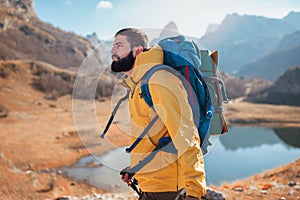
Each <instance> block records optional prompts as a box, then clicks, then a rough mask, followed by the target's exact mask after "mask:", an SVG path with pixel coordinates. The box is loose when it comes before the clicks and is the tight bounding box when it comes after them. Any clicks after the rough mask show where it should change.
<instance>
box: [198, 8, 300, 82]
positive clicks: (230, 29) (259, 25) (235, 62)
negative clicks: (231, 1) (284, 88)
mask: <svg viewBox="0 0 300 200" xmlns="http://www.w3.org/2000/svg"><path fill="white" fill-rule="evenodd" d="M214 30H215V31H208V32H207V34H206V35H204V36H203V37H202V38H200V39H199V43H200V44H202V45H203V46H205V47H207V48H208V49H218V50H219V52H220V55H222V57H220V65H221V67H222V69H223V70H224V71H226V72H227V73H229V74H237V75H239V76H244V77H260V78H263V79H266V80H272V81H275V80H276V79H277V78H278V77H279V76H280V75H282V73H283V72H284V71H286V70H287V69H288V68H289V67H291V66H295V65H297V64H299V63H300V59H299V56H297V54H295V55H290V54H291V52H298V55H299V48H298V46H300V40H299V39H298V40H294V39H295V38H299V37H300V35H299V34H300V32H299V30H300V13H299V12H291V13H289V14H288V15H287V16H286V17H283V18H282V19H272V18H266V17H261V16H250V15H243V16H240V15H238V14H231V15H227V16H226V17H225V19H224V20H223V21H222V23H221V24H220V25H219V26H218V27H214ZM278 54H281V55H283V56H281V57H280V58H281V62H282V63H277V62H273V63H269V62H272V60H273V59H274V57H278ZM288 55H290V56H289V57H287V56H288ZM258 69H260V70H259V71H258ZM270 72H271V73H270Z"/></svg>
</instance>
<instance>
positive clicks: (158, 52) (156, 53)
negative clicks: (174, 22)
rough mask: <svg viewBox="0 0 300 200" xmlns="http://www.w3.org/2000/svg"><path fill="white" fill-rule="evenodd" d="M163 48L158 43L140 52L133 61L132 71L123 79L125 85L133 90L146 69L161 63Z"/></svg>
mask: <svg viewBox="0 0 300 200" xmlns="http://www.w3.org/2000/svg"><path fill="white" fill-rule="evenodd" d="M163 58H164V55H163V50H162V49H161V47H159V46H158V45H154V46H152V47H151V48H150V49H149V50H148V51H145V52H142V53H140V54H139V55H138V56H137V57H136V60H135V62H134V66H133V71H132V74H131V75H130V76H127V77H126V78H125V79H124V84H125V86H127V87H129V88H130V89H131V90H134V88H135V86H136V85H137V84H138V83H139V82H140V81H141V79H142V77H143V76H144V75H145V73H146V72H147V71H149V70H150V69H151V68H152V67H154V66H155V65H158V64H163Z"/></svg>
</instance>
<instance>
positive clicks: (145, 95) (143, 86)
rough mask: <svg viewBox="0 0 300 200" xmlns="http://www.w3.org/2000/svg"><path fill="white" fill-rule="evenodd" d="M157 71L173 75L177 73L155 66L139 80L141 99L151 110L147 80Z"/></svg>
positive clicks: (168, 68)
mask: <svg viewBox="0 0 300 200" xmlns="http://www.w3.org/2000/svg"><path fill="white" fill-rule="evenodd" d="M158 70H166V71H169V72H171V73H173V74H176V73H177V72H176V70H174V69H172V68H171V67H169V66H167V65H156V66H154V67H153V68H151V69H150V70H149V71H147V72H146V74H145V75H144V76H143V78H142V80H141V98H143V99H144V100H145V102H146V103H147V105H148V106H149V107H150V108H152V109H154V108H153V102H152V97H151V94H150V91H149V80H150V78H151V76H152V75H153V74H154V72H156V71H158Z"/></svg>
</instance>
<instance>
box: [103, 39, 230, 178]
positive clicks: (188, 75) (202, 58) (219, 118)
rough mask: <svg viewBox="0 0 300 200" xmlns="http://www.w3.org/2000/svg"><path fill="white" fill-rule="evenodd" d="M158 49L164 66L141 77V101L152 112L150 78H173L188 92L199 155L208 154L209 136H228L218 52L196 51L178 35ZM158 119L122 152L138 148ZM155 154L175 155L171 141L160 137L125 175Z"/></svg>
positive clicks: (195, 46) (189, 42) (163, 42)
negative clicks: (166, 75)
mask: <svg viewBox="0 0 300 200" xmlns="http://www.w3.org/2000/svg"><path fill="white" fill-rule="evenodd" d="M158 45H159V46H160V47H161V48H162V49H163V51H164V64H163V65H157V66H154V67H153V68H151V69H150V70H149V71H148V72H146V74H145V75H144V76H143V78H142V80H141V93H140V95H141V98H143V99H144V101H145V102H146V103H147V104H148V105H149V107H151V108H152V109H154V108H153V102H152V98H151V94H150V92H149V87H148V83H149V79H150V77H151V76H152V75H153V73H154V72H156V71H158V70H167V71H169V72H171V73H173V74H175V75H176V76H177V77H178V78H179V79H180V80H181V81H182V83H183V85H184V87H185V89H186V90H187V92H188V98H189V103H190V104H191V107H192V111H193V115H194V123H195V124H196V125H197V128H198V132H199V137H200V141H201V144H200V146H201V150H202V153H203V155H206V154H207V153H208V152H209V149H208V148H209V147H210V146H211V145H212V143H211V141H210V138H211V137H210V136H211V135H220V134H223V133H226V132H228V130H227V125H226V121H225V118H224V115H223V112H224V108H223V102H226V101H227V96H226V92H225V87H224V84H223V82H222V81H221V80H220V79H219V78H218V74H217V63H218V61H217V60H218V58H217V57H218V55H217V53H218V52H217V51H214V52H213V53H210V52H209V51H208V50H199V48H198V47H197V45H196V44H195V43H194V42H193V41H189V40H187V39H186V38H185V37H184V36H182V35H179V36H175V37H169V38H165V39H163V40H161V41H160V42H159V43H158ZM127 97H128V93H127V95H126V97H124V98H122V99H121V100H120V101H119V102H118V103H117V106H116V107H115V109H114V111H113V113H112V116H111V118H110V120H109V123H108V125H107V126H106V128H105V130H104V132H103V133H102V135H101V137H104V135H105V134H106V132H107V130H108V128H109V125H110V123H111V122H112V120H113V117H114V115H115V114H116V111H117V109H118V107H119V106H120V103H121V101H124V100H125V99H126V98H127ZM154 111H155V110H154ZM158 118H159V117H158V116H157V115H156V117H154V118H153V119H152V120H151V121H150V123H149V125H148V126H147V127H146V128H145V129H144V131H143V132H142V133H141V134H140V136H139V137H138V138H137V139H136V141H134V143H133V144H132V145H131V146H130V147H129V148H126V152H127V153H130V152H131V151H132V150H133V149H134V148H135V147H136V145H138V143H139V142H140V141H141V139H142V138H143V137H144V136H145V135H146V134H147V132H148V131H149V129H150V128H151V127H152V126H153V124H154V123H155V121H156V120H157V119H158ZM159 150H163V151H167V152H170V153H176V152H177V150H176V148H175V147H174V145H172V140H171V138H170V137H168V138H166V137H163V138H161V139H160V140H159V142H158V145H157V147H156V148H155V149H154V150H153V151H152V152H151V153H150V154H149V156H146V157H145V159H144V160H142V161H141V162H140V163H139V164H138V165H136V166H134V167H132V168H131V169H130V170H127V173H129V174H131V175H132V176H133V175H134V173H135V172H137V171H139V170H140V169H141V168H142V167H143V166H144V165H145V164H147V163H148V162H150V161H151V159H153V157H154V156H155V155H156V153H157V152H158V151H159Z"/></svg>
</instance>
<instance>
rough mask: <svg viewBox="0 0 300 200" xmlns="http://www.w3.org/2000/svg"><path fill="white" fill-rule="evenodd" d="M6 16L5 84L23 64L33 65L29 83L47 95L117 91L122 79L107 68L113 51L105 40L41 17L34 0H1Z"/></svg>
mask: <svg viewBox="0 0 300 200" xmlns="http://www.w3.org/2000/svg"><path fill="white" fill-rule="evenodd" d="M0 16H1V17H0V78H1V79H2V80H3V81H2V82H1V85H0V87H2V86H3V87H5V85H6V84H5V82H9V81H10V79H14V76H10V75H9V74H13V71H14V70H16V72H17V71H18V73H21V72H23V71H24V70H23V71H22V70H21V68H22V66H23V67H24V68H25V67H26V66H27V67H28V66H29V67H28V69H26V70H27V72H28V71H30V72H28V74H31V75H30V77H31V78H32V80H31V83H30V84H28V85H27V84H25V85H26V87H32V88H34V89H35V90H37V91H39V92H42V93H41V94H42V95H44V97H45V98H46V99H51V100H55V99H57V98H58V97H60V96H63V95H66V94H69V95H72V94H73V97H76V98H83V99H87V98H88V99H91V98H93V99H94V98H95V97H96V98H97V99H102V98H103V97H107V96H110V95H111V94H112V91H113V87H114V85H115V84H114V83H115V81H116V78H115V77H114V76H111V74H110V72H109V71H108V70H106V71H105V69H106V68H107V63H108V61H107V60H106V59H105V58H104V57H103V55H104V54H105V53H104V51H107V50H106V49H105V48H103V47H102V46H101V45H95V44H93V43H92V42H90V41H89V40H88V39H86V38H84V37H81V36H79V35H76V34H74V33H69V32H66V31H63V30H61V29H58V28H55V27H53V26H52V25H51V24H47V23H44V22H42V21H40V20H39V19H38V17H37V15H36V13H35V12H34V7H33V1H32V0H0ZM108 52H109V51H108ZM19 69H20V70H19ZM75 72H76V73H75ZM24 76H25V74H24ZM28 77H29V76H28ZM24 83H25V82H24ZM75 83H77V84H75ZM92 89H94V90H93V91H91V90H92ZM28 90H29V89H28Z"/></svg>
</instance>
